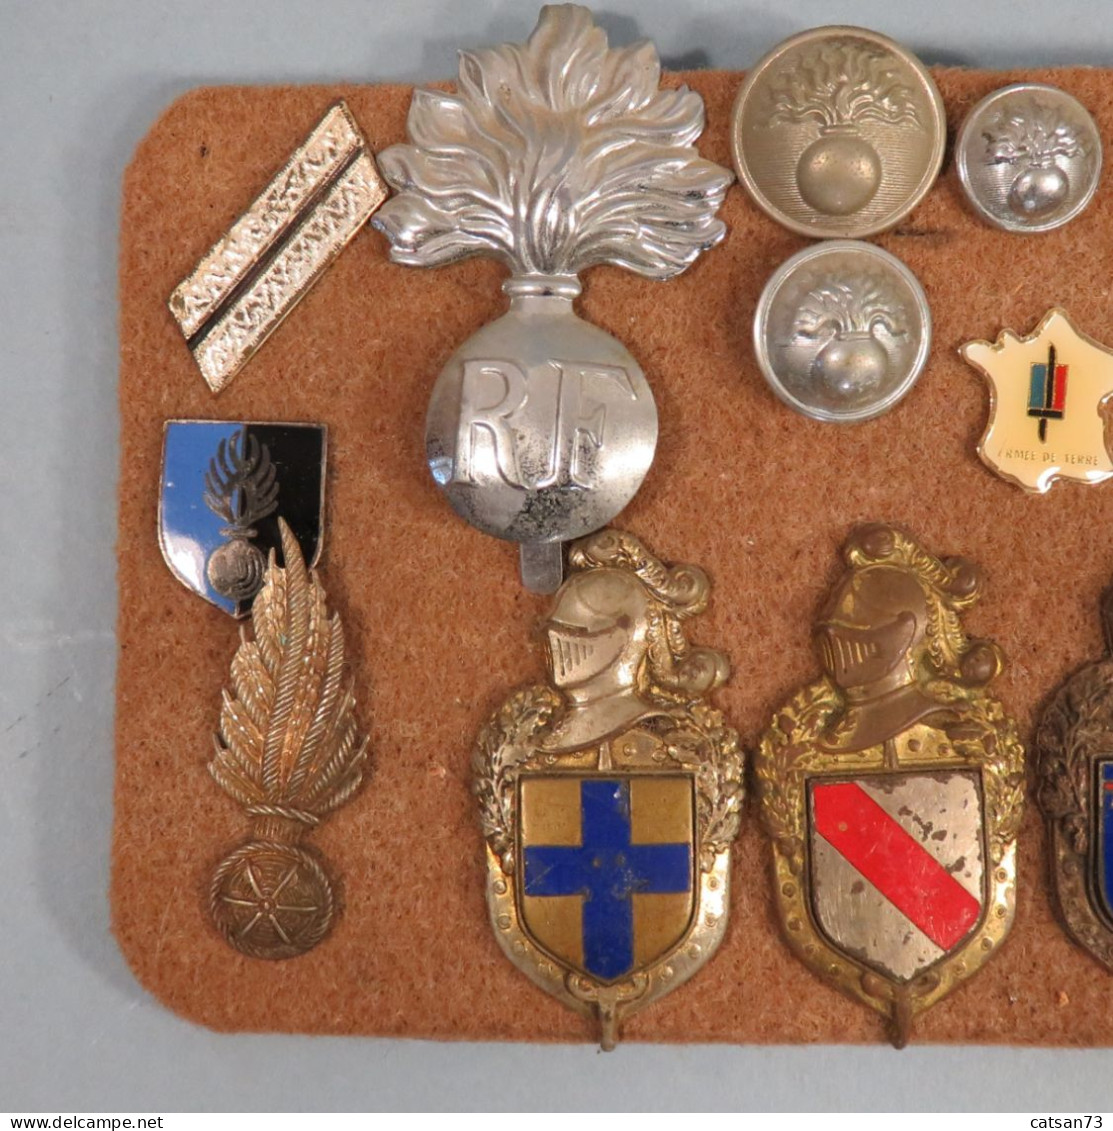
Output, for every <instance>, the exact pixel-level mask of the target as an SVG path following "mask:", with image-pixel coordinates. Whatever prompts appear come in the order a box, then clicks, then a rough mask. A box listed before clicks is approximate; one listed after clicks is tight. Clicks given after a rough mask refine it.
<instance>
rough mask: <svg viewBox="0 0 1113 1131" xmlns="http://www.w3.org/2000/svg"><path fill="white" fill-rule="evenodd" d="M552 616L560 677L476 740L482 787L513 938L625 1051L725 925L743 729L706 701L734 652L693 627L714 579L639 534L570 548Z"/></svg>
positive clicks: (608, 1041) (515, 948)
mask: <svg viewBox="0 0 1113 1131" xmlns="http://www.w3.org/2000/svg"><path fill="white" fill-rule="evenodd" d="M569 566H570V571H571V576H570V577H569V578H568V580H567V581H566V582H565V583H564V585H563V586H562V587H561V589H560V590H559V592H558V593H557V595H556V598H555V600H554V603H553V606H552V610H551V612H550V614H549V617H548V620H547V621H546V624H545V636H546V641H547V649H546V655H547V659H548V667H549V680H548V682H547V683H545V684H541V685H538V686H535V687H530V688H526V689H525V690H522V691H518V692H516V693H515V694H513V695H512V696H510V698H509V699H507V700H506V702H505V703H504V704H503V705H502V707H501V708H500V709H499V710H498V711H497V712H496V714H495V715H494V716H493V717H492V718H491V719H490V720H489V721H488V723H487V724H486V725H485V726H484V728H483V730H482V731H481V732H480V735H479V739H478V743H477V749H476V755H475V773H476V792H477V794H478V797H479V806H480V813H481V818H482V825H483V832H484V835H485V836H486V840H487V877H488V878H487V903H488V908H489V911H490V915H491V923H492V926H493V927H494V931H495V936H496V938H497V939H498V942H499V945H500V946H501V947H502V949H503V950H504V951H505V953H506V955H507V956H508V957H509V958H510V960H511V961H512V962H513V963H514V964H515V965H516V966H518V967H519V969H521V970H522V971H524V973H525V974H526V975H527V976H528V977H529V978H531V979H532V980H533V981H534V982H536V983H537V984H538V985H539V986H540V987H541V988H542V989H544V990H545V991H547V992H548V993H550V994H553V995H554V996H555V997H557V998H559V999H560V1000H561V1001H563V1002H564V1003H565V1004H566V1005H568V1006H571V1007H572V1008H573V1009H576V1010H578V1011H580V1012H581V1013H583V1014H585V1015H587V1016H592V1015H594V1016H597V1018H598V1023H599V1027H600V1040H601V1043H602V1045H603V1047H604V1048H612V1047H613V1046H614V1044H615V1042H616V1041H617V1039H618V1035H619V1029H620V1026H621V1023H622V1021H623V1019H624V1018H625V1017H627V1016H629V1015H630V1014H631V1013H633V1012H634V1011H635V1010H638V1009H641V1008H642V1007H643V1006H645V1005H647V1004H648V1003H649V1002H651V1001H653V1000H655V999H656V998H659V997H661V996H662V995H663V994H665V993H668V992H669V991H670V990H672V989H674V988H675V987H676V986H678V985H680V984H681V983H682V982H684V981H686V980H687V979H688V978H690V977H691V976H692V975H693V974H694V973H695V972H696V971H697V970H698V969H699V968H700V967H701V966H702V965H703V964H704V963H705V962H706V961H707V960H708V959H709V958H710V957H711V955H712V954H713V953H714V952H715V949H716V948H717V947H718V945H719V943H720V941H721V940H722V937H723V933H724V931H725V929H726V917H727V908H728V887H729V880H730V846H731V843H732V841H733V840H734V838H735V835H736V834H737V832H738V824H739V808H740V806H741V803H742V793H743V785H742V767H743V761H742V755H741V752H740V750H739V745H738V736H737V735H736V733H735V732H734V731H733V730H732V729H731V728H730V727H729V726H728V725H727V724H726V722H725V721H724V719H723V716H722V715H721V714H720V713H719V712H718V711H717V710H715V709H714V708H713V707H711V706H709V705H708V704H707V703H706V701H705V696H706V695H707V693H708V692H709V691H711V689H712V688H714V687H716V686H718V685H719V684H720V683H722V682H723V681H724V680H725V679H726V678H727V674H728V664H727V659H726V656H724V655H723V654H722V653H720V652H716V651H713V650H711V649H707V648H695V647H692V646H691V645H690V644H689V643H688V641H687V639H686V637H685V623H686V622H687V621H688V620H689V619H690V618H692V617H694V616H696V615H697V614H699V613H700V612H702V611H703V610H704V608H705V607H706V605H707V600H708V594H709V591H710V583H709V581H708V579H707V575H706V574H705V573H704V572H703V571H702V570H700V569H698V568H696V567H695V566H687V565H677V566H673V567H671V568H669V567H667V566H665V565H664V564H663V563H662V562H660V561H659V560H658V559H657V558H655V557H654V556H653V555H652V554H650V553H649V551H648V550H646V548H645V547H644V546H643V545H642V544H641V542H639V541H638V539H636V538H634V537H633V536H631V535H628V534H622V533H619V532H618V531H614V530H605V531H601V532H600V533H597V534H595V535H592V536H591V537H588V538H585V539H584V540H582V541H580V542H578V543H577V544H576V545H574V546H573V547H572V550H571V552H570V555H569Z"/></svg>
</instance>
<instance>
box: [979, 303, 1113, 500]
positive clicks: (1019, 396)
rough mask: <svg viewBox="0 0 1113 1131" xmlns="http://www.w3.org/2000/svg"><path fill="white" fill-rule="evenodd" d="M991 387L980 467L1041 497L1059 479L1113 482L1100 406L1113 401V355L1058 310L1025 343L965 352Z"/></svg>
mask: <svg viewBox="0 0 1113 1131" xmlns="http://www.w3.org/2000/svg"><path fill="white" fill-rule="evenodd" d="M959 352H960V353H961V354H962V356H963V357H964V358H965V359H966V360H967V361H968V362H969V363H970V364H971V365H972V366H974V368H975V369H977V370H978V372H979V373H981V375H982V376H983V377H984V378H985V379H986V383H987V384H988V386H989V419H988V420H987V422H986V427H985V432H984V433H983V434H982V438H981V440H980V441H979V443H978V455H979V456H980V457H981V459H982V462H983V463H984V464H985V465H986V466H987V467H989V468H990V469H991V470H992V471H994V472H996V473H997V474H998V475H999V476H1001V478H1002V479H1005V480H1007V481H1008V482H1010V483H1015V484H1016V485H1017V486H1018V487H1022V488H1024V490H1025V491H1032V492H1034V493H1038V494H1042V493H1043V492H1045V491H1047V490H1049V489H1050V487H1051V485H1052V483H1054V482H1055V480H1056V479H1073V480H1074V481H1075V482H1077V483H1101V482H1103V481H1104V480H1106V479H1108V478H1109V477H1110V476H1111V475H1113V460H1110V457H1109V452H1108V450H1107V448H1106V443H1105V421H1104V419H1103V417H1102V414H1101V408H1102V405H1103V404H1104V403H1105V402H1106V401H1107V400H1108V399H1109V397H1110V396H1113V350H1111V349H1109V348H1108V347H1106V346H1103V345H1101V344H1099V343H1098V342H1095V341H1094V340H1093V339H1092V338H1088V337H1087V336H1086V335H1085V334H1082V333H1080V332H1079V331H1078V330H1076V329H1075V328H1074V326H1073V325H1072V323H1071V321H1070V318H1069V317H1068V316H1067V314H1066V312H1065V311H1063V310H1059V309H1057V308H1053V309H1051V310H1049V311H1048V312H1047V314H1045V315H1044V316H1043V318H1042V319H1041V321H1040V324H1039V325H1038V326H1037V327H1036V328H1035V330H1033V331H1032V333H1031V334H1029V335H1028V336H1027V337H1025V338H1021V337H1019V336H1018V335H1017V334H1015V333H1014V332H1013V331H1012V330H1003V331H1002V332H1001V334H1000V336H999V337H998V338H997V341H996V342H993V343H992V344H991V343H989V342H983V341H976V342H967V343H966V345H964V346H963V347H962V348H961V350H960V351H959Z"/></svg>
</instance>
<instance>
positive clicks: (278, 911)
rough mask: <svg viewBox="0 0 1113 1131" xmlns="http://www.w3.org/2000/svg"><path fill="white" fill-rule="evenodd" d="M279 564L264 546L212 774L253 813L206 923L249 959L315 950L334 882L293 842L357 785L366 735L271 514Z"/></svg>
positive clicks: (313, 594) (217, 884) (330, 912)
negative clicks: (248, 630)
mask: <svg viewBox="0 0 1113 1131" xmlns="http://www.w3.org/2000/svg"><path fill="white" fill-rule="evenodd" d="M280 529H281V535H282V553H283V559H284V561H285V563H286V565H285V568H282V567H279V566H278V565H277V564H276V563H275V555H274V553H273V551H272V553H271V557H270V563H269V565H268V567H267V572H266V578H265V581H264V583H263V588H262V590H261V591H260V592H259V595H258V596H257V597H256V598H255V601H254V604H253V606H252V610H251V615H252V627H253V629H254V639H252V640H248V639H246V638H245V639H243V640H242V641H241V643H240V646H239V648H238V649H237V651H236V654H235V657H234V658H233V660H232V670H231V676H232V687H231V691H225V692H224V696H223V705H222V707H221V713H220V735H219V737H217V738H215V739H214V751H213V756H212V760H211V761H210V763H209V772H210V773H211V774H212V776H213V779H214V780H215V781H216V783H217V784H218V785H219V786H220V787H221V789H223V790H224V792H225V793H227V794H228V795H229V797H231V798H233V799H234V800H235V801H237V802H239V804H240V805H242V806H243V809H244V813H245V814H246V815H247V816H248V817H250V818H251V820H252V826H253V828H252V835H251V837H250V838H249V839H248V840H247V841H246V842H245V843H244V844H242V845H241V846H240V847H238V848H237V849H236V850H235V851H233V852H232V853H230V854H229V855H228V856H227V857H225V859H224V860H223V861H222V862H221V863H220V864H219V865H218V866H217V868H216V871H215V873H214V875H213V878H212V883H211V885H210V893H209V909H210V913H211V915H212V919H213V922H214V923H215V925H216V927H217V929H218V930H219V931H220V933H221V934H222V935H223V936H224V938H225V939H226V940H227V941H228V942H229V944H231V945H232V946H233V947H235V948H236V949H237V950H238V951H240V952H241V953H243V954H246V955H248V956H249V957H252V958H270V959H278V958H292V957H295V956H296V955H299V954H304V953H305V952H306V951H307V950H310V949H312V948H313V947H314V946H316V945H317V944H318V943H319V942H320V941H321V939H322V938H324V936H325V935H326V934H327V933H328V930H329V928H330V927H331V925H332V922H333V919H334V916H335V895H334V892H333V884H332V882H331V880H330V879H329V877H328V875H327V873H326V872H325V870H324V869H323V868H322V866H321V864H320V862H319V859H318V857H317V855H316V853H314V852H313V851H312V850H310V849H307V848H305V847H303V846H302V845H301V844H300V843H299V842H300V841H301V839H302V837H303V836H304V835H305V834H306V833H307V832H308V831H310V830H311V829H313V828H315V827H316V826H317V825H319V824H320V823H321V821H322V820H323V819H324V818H325V817H326V816H328V814H330V813H331V812H333V811H334V810H335V809H338V808H339V807H340V806H341V805H343V804H344V803H345V802H346V801H348V800H349V798H351V797H352V795H353V794H354V793H355V792H356V790H357V789H358V788H359V785H360V783H361V781H362V780H363V774H364V770H365V767H366V762H367V739H366V737H365V736H364V735H362V734H361V732H360V730H359V727H358V724H357V722H356V718H355V700H354V697H353V694H352V688H351V684H350V680H349V678H348V675H347V667H346V664H345V655H344V634H343V629H342V626H341V623H340V618H339V617H338V616H336V615H333V616H331V617H330V616H329V613H328V609H327V607H326V604H325V591H324V589H323V588H322V587H321V584H320V582H319V581H318V580H317V577H316V575H315V574H313V573H311V572H309V571H308V570H307V569H306V566H305V561H304V559H303V558H302V554H301V549H300V547H299V546H298V541H297V539H296V538H295V537H294V535H293V534H292V533H291V531H290V529H289V527H288V526H287V525H286V524H285V522H281V521H280Z"/></svg>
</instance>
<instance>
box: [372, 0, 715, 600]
mask: <svg viewBox="0 0 1113 1131" xmlns="http://www.w3.org/2000/svg"><path fill="white" fill-rule="evenodd" d="M660 75H661V66H660V60H659V59H658V57H657V52H656V50H655V49H654V47H653V45H652V44H651V43H649V42H648V41H646V40H642V41H639V42H637V43H634V44H631V45H630V46H628V47H622V48H616V49H611V48H609V47H608V46H607V38H606V35H605V34H604V32H603V31H602V30H601V29H600V28H598V27H596V26H595V24H594V23H593V21H592V18H591V13H590V12H589V11H588V10H587V9H586V8H581V7H578V6H576V5H571V4H566V5H557V6H551V7H546V8H543V9H542V11H541V16H540V19H539V21H538V24H537V27H536V28H535V29H534V31H533V34H532V35H531V36H530V38H529V40H528V41H527V42H526V43H525V44H504V45H502V46H499V47H492V48H487V49H485V50H480V51H462V52H461V53H460V71H459V79H458V82H457V89H456V92H455V93H452V94H446V93H442V92H440V91H433V90H420V89H419V90H416V91H414V96H413V102H412V104H411V106H410V112H409V121H408V132H409V136H410V139H411V142H410V144H405V145H395V146H392V147H391V148H390V149H387V150H386V151H384V152H383V153H382V154H380V156H379V167H380V169H381V171H382V173H383V176H384V177H385V178H386V180H387V181H388V182H389V183H390V184H391V186H392V187H393V188H394V189H395V190H396V193H397V195H396V196H394V197H393V199H391V200H390V201H389V202H388V203H387V204H386V205H385V206H384V207H383V208H382V209H380V210H379V212H378V214H377V215H376V217H375V219H374V221H373V223H374V225H375V227H377V228H379V229H380V230H381V231H382V232H384V233H385V234H386V236H387V238H388V239H389V240H390V242H391V257H392V259H393V260H394V261H395V262H397V263H404V264H407V265H410V266H415V267H436V266H440V265H442V264H447V263H453V262H455V261H457V260H460V259H464V258H467V257H469V256H473V255H491V256H494V257H495V258H497V259H499V260H501V261H502V262H503V263H505V264H506V265H507V266H508V267H509V269H510V272H511V277H510V278H509V279H508V280H507V281H506V282H505V283H504V284H503V290H504V291H505V293H506V294H507V295H508V296H509V298H510V310H509V312H508V313H507V314H504V315H503V316H502V317H501V318H499V319H497V320H496V321H495V322H492V323H491V324H489V325H487V326H484V327H483V328H482V329H481V330H480V331H479V332H478V333H476V334H475V335H474V336H473V337H472V338H470V339H469V340H468V341H467V342H465V343H464V345H463V346H461V347H460V348H459V349H458V350H457V351H456V352H455V354H453V356H452V357H451V358H450V359H449V361H448V364H447V365H446V366H445V367H444V369H443V370H442V372H441V374H440V377H439V378H438V380H437V383H436V386H435V388H434V390H433V395H432V400H431V401H430V404H429V412H428V417H427V420H426V432H425V443H426V453H427V457H428V460H429V467H430V470H431V471H432V473H433V478H434V479H435V480H436V482H437V484H438V485H439V486H440V487H441V488H442V489H443V491H444V492H445V494H446V495H447V497H448V501H449V502H450V503H451V504H452V506H453V508H454V509H455V510H456V512H457V513H458V514H459V515H460V516H461V517H463V518H465V519H466V520H467V521H468V522H470V523H471V524H472V525H473V526H476V527H478V528H479V529H480V530H482V531H484V532H486V533H487V534H493V535H494V536H495V537H498V538H504V539H507V540H509V541H513V542H519V543H520V544H521V564H522V578H523V581H524V583H525V584H526V585H527V586H528V587H529V588H531V589H534V590H536V591H538V592H553V591H554V590H555V589H556V588H557V586H558V585H559V584H560V581H561V577H562V552H561V543H562V542H565V541H568V540H571V539H574V538H578V537H581V536H582V535H585V534H589V533H591V532H592V531H594V530H597V529H599V528H600V527H602V526H604V525H605V524H606V523H607V522H609V521H610V520H611V519H612V518H613V517H614V516H615V515H616V514H617V513H618V512H619V511H620V510H621V509H622V508H623V507H624V506H625V505H626V503H627V502H629V500H630V499H631V498H632V497H633V496H634V493H635V492H636V491H637V489H638V487H639V486H640V484H641V482H642V480H643V479H644V478H645V475H646V472H647V471H648V470H649V466H650V464H651V463H652V461H653V453H654V449H655V447H656V444H657V409H656V406H655V405H654V402H653V395H652V393H651V392H650V389H649V386H648V384H647V383H646V380H645V376H644V374H643V373H642V371H641V369H640V367H639V366H638V363H637V362H636V361H635V360H634V358H633V357H632V356H631V355H630V353H629V352H628V351H627V350H626V348H625V347H624V346H623V345H622V344H621V343H620V342H618V341H616V340H615V339H614V338H612V337H611V336H610V335H609V334H607V333H604V332H603V331H602V330H600V329H598V328H597V327H595V326H592V325H589V324H588V323H586V322H584V321H583V320H581V319H580V318H578V317H577V316H576V314H575V313H574V312H573V309H572V303H573V300H574V299H575V298H576V297H577V295H579V293H580V283H579V279H578V275H579V273H580V272H581V271H583V270H584V269H585V268H587V267H591V266H594V265H595V264H600V263H611V264H615V265H617V266H620V267H626V268H628V269H629V270H631V271H635V272H637V273H638V274H640V275H645V276H648V277H650V278H653V279H668V278H671V277H672V276H674V275H677V274H679V273H680V272H681V271H683V270H684V269H685V268H686V267H688V266H689V265H690V264H691V263H693V262H694V261H695V259H696V258H697V257H698V256H699V254H700V252H701V251H704V250H706V249H707V248H710V247H712V246H714V245H715V244H717V243H718V242H719V241H720V240H721V239H722V238H723V237H724V235H725V234H726V227H725V225H724V224H723V222H722V221H721V220H719V219H717V218H716V215H715V213H716V211H717V210H718V208H719V207H720V205H721V204H722V202H723V197H724V195H725V193H726V190H727V187H728V186H729V184H730V182H731V181H732V180H733V176H732V174H731V173H730V172H729V171H728V170H727V169H724V168H722V167H721V166H719V165H715V164H713V163H712V162H710V161H705V160H703V159H702V158H701V157H700V156H699V154H698V152H697V151H696V149H695V144H694V143H695V141H696V139H697V138H698V137H699V135H700V133H701V132H702V130H703V125H704V109H703V100H702V99H701V98H700V97H699V95H698V94H695V93H694V92H692V91H690V90H688V89H687V87H683V86H681V87H678V88H676V89H672V90H662V89H660V88H659V83H660Z"/></svg>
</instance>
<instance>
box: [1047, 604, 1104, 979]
mask: <svg viewBox="0 0 1113 1131" xmlns="http://www.w3.org/2000/svg"><path fill="white" fill-rule="evenodd" d="M1101 617H1102V627H1103V628H1104V630H1105V647H1106V655H1105V656H1104V657H1103V658H1102V659H1100V660H1097V661H1096V662H1094V663H1091V664H1087V665H1086V666H1085V667H1083V668H1081V669H1080V670H1079V671H1077V672H1075V673H1074V675H1072V676H1071V677H1070V678H1069V679H1068V680H1067V681H1066V682H1065V683H1064V684H1063V686H1062V687H1060V688H1059V690H1058V691H1057V692H1056V693H1055V696H1054V698H1053V699H1052V700H1051V702H1050V703H1049V704H1048V706H1047V709H1046V710H1045V711H1044V714H1043V718H1042V719H1041V720H1040V725H1039V728H1038V729H1037V731H1036V752H1037V754H1038V757H1039V792H1038V794H1037V797H1038V799H1039V803H1040V808H1041V809H1042V810H1043V812H1044V815H1045V816H1046V818H1047V823H1048V833H1049V838H1050V841H1051V875H1052V879H1053V882H1054V887H1055V896H1056V901H1057V902H1058V905H1059V914H1060V915H1061V916H1062V919H1063V922H1064V924H1065V925H1066V928H1067V933H1068V934H1069V935H1070V936H1071V938H1073V939H1074V940H1075V942H1077V943H1079V944H1080V945H1081V946H1084V947H1085V948H1086V949H1087V950H1088V951H1089V952H1090V953H1091V954H1092V955H1093V956H1094V957H1095V958H1097V959H1098V961H1099V962H1102V963H1104V964H1105V966H1106V967H1107V968H1109V969H1110V970H1113V589H1107V590H1106V591H1105V593H1104V595H1103V597H1102V602H1101Z"/></svg>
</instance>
